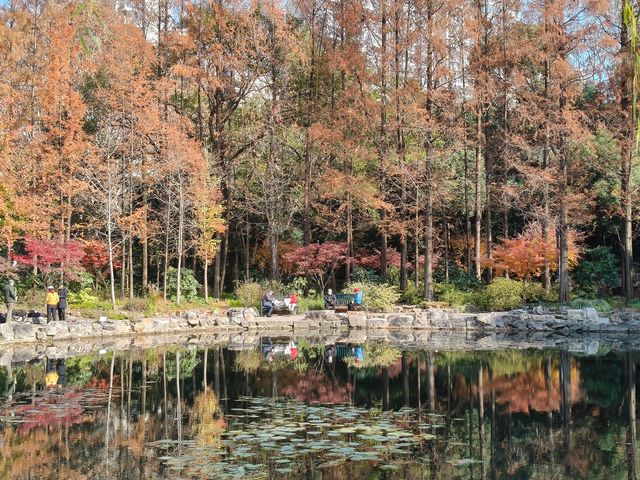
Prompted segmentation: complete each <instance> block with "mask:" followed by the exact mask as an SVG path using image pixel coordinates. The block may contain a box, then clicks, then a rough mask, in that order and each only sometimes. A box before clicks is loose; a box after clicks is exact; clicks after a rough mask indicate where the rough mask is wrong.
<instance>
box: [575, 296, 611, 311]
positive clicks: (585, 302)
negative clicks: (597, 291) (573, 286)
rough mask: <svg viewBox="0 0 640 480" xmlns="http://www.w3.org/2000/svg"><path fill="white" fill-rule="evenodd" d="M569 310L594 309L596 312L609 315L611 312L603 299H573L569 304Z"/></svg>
mask: <svg viewBox="0 0 640 480" xmlns="http://www.w3.org/2000/svg"><path fill="white" fill-rule="evenodd" d="M569 306H570V307H571V308H595V309H596V310H597V311H598V312H602V313H609V312H611V311H613V308H612V307H611V304H610V303H609V302H607V301H606V300H605V299H604V298H574V299H573V300H571V303H570V304H569Z"/></svg>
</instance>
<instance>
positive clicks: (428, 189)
mask: <svg viewBox="0 0 640 480" xmlns="http://www.w3.org/2000/svg"><path fill="white" fill-rule="evenodd" d="M427 39H428V44H427V59H426V63H427V64H426V70H427V78H426V88H427V105H426V110H427V112H428V113H429V114H430V113H431V107H432V106H433V101H432V99H431V95H432V94H433V92H432V88H433V2H432V1H431V0H429V1H428V2H427ZM424 150H425V152H424V153H425V167H424V171H425V195H426V198H425V219H424V220H425V222H424V223H425V225H424V227H425V228H424V299H425V300H426V301H428V302H430V301H432V300H433V167H434V158H433V146H432V145H431V132H427V138H426V139H425V141H424Z"/></svg>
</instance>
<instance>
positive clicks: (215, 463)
mask: <svg viewBox="0 0 640 480" xmlns="http://www.w3.org/2000/svg"><path fill="white" fill-rule="evenodd" d="M291 340H293V341H294V343H293V344H292V343H290V341H291ZM637 358H640V354H638V353H636V352H608V353H607V352H603V353H602V354H600V355H594V356H582V355H581V356H578V355H575V354H571V353H569V352H566V351H551V350H549V351H545V350H535V351H533V350H529V351H522V350H518V351H516V350H511V351H499V352H482V351H477V352H432V351H423V350H410V351H402V350H401V349H398V348H397V347H392V346H389V345H386V344H381V343H370V344H365V345H336V346H324V345H314V344H311V343H309V342H308V341H305V340H304V339H276V338H273V339H263V341H262V344H261V346H259V347H256V348H255V349H253V350H241V351H237V350H230V349H227V348H224V347H220V346H211V347H209V348H203V349H186V348H183V347H180V346H175V347H169V348H166V349H159V350H148V351H130V352H115V353H114V352H106V353H102V354H95V355H90V356H83V357H76V358H69V359H66V360H62V359H53V358H42V359H40V360H38V361H33V362H30V363H26V364H15V363H14V364H12V365H11V367H8V366H5V367H1V368H0V387H1V386H3V385H4V394H3V397H2V403H1V409H0V420H1V424H0V428H1V430H0V441H1V444H0V449H1V455H2V456H1V459H0V478H6V479H68V480H73V479H92V480H97V479H143V478H144V479H165V478H166V479H169V478H171V479H190V478H197V479H200V478H211V479H218V478H309V479H358V478H371V479H396V478H403V479H414V478H415V479H418V478H420V479H422V478H429V479H463V478H474V479H475V478H479V479H480V478H487V479H494V478H501V479H502V478H504V479H507V478H508V479H513V478H521V479H530V478H544V479H560V478H563V479H564V478H566V479H582V478H583V479H599V478H607V479H609V480H612V479H622V478H636V470H637V464H638V462H637V446H636V445H637V442H636V439H637V431H636V403H637V402H636V384H637V373H636V363H637Z"/></svg>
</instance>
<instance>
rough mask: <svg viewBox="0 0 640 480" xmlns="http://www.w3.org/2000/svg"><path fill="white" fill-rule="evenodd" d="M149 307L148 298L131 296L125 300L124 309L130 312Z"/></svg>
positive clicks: (144, 309) (142, 310)
mask: <svg viewBox="0 0 640 480" xmlns="http://www.w3.org/2000/svg"><path fill="white" fill-rule="evenodd" d="M147 307H148V302H147V299H146V298H130V299H127V300H125V301H124V303H123V304H122V309H123V310H126V311H128V312H144V311H146V309H147Z"/></svg>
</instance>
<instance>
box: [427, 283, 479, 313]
mask: <svg viewBox="0 0 640 480" xmlns="http://www.w3.org/2000/svg"><path fill="white" fill-rule="evenodd" d="M433 293H434V295H435V298H436V300H438V301H439V302H442V303H445V304H447V305H448V306H449V307H452V308H455V309H457V310H462V311H464V310H466V309H467V307H468V306H470V305H472V304H473V303H474V291H473V290H463V289H461V288H458V287H457V286H456V285H455V284H453V283H435V284H434V285H433Z"/></svg>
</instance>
